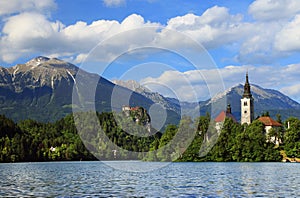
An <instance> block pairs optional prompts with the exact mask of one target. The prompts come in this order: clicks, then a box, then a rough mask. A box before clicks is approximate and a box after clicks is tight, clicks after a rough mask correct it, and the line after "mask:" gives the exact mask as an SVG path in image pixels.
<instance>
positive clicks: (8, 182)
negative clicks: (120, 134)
mask: <svg viewBox="0 0 300 198" xmlns="http://www.w3.org/2000/svg"><path fill="white" fill-rule="evenodd" d="M114 163H121V164H120V165H122V166H131V165H132V163H133V162H114ZM134 163H139V164H138V166H139V167H143V166H149V162H134ZM161 167H163V168H160V169H157V170H154V171H151V172H124V171H122V170H117V169H113V168H111V167H110V166H107V165H106V164H104V163H101V162H53V163H19V164H0V176H1V185H0V196H1V197H8V196H10V197H30V196H32V197H249V196H250V197H274V196H275V197H299V196H300V189H299V187H300V176H299V173H300V166H299V164H286V163H172V164H169V165H167V166H161Z"/></svg>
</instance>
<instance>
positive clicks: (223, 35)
mask: <svg viewBox="0 0 300 198" xmlns="http://www.w3.org/2000/svg"><path fill="white" fill-rule="evenodd" d="M166 29H174V30H177V31H180V32H182V33H185V34H187V35H189V36H191V37H192V38H193V39H195V40H196V41H198V42H200V43H201V44H203V45H204V46H205V47H206V48H208V49H209V48H213V47H217V46H220V45H222V44H225V43H227V44H228V43H232V42H238V41H239V39H241V38H243V37H245V36H246V35H248V30H249V28H248V27H247V24H246V23H242V16H241V15H230V14H229V10H228V9H227V8H225V7H218V6H214V7H212V8H209V9H207V10H206V11H205V12H204V13H203V14H202V15H201V16H197V15H194V14H187V15H184V16H178V17H175V18H172V19H170V20H169V21H168V24H167V26H166ZM167 38H168V35H166V37H165V39H167ZM172 42H173V41H172Z"/></svg>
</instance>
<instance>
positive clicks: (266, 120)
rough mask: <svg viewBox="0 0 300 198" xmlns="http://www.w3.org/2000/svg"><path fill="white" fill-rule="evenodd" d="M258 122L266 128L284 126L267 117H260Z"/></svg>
mask: <svg viewBox="0 0 300 198" xmlns="http://www.w3.org/2000/svg"><path fill="white" fill-rule="evenodd" d="M258 120H259V121H261V122H262V123H263V124H264V125H265V126H282V124H280V123H279V122H277V121H275V120H273V119H272V118H270V117H267V116H265V117H260V118H258Z"/></svg>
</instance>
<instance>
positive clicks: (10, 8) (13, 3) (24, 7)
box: [0, 0, 56, 16]
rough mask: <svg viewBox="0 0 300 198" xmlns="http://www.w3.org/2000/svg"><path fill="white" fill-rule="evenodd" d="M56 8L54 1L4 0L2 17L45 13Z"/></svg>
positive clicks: (0, 9) (0, 10)
mask: <svg viewBox="0 0 300 198" xmlns="http://www.w3.org/2000/svg"><path fill="white" fill-rule="evenodd" d="M55 7H56V4H55V2H54V0H42V1H41V0H9V1H5V0H2V1H0V16H1V15H9V14H16V13H20V12H28V11H29V12H31V11H40V12H42V11H43V12H44V11H47V10H49V9H50V10H51V9H54V8H55Z"/></svg>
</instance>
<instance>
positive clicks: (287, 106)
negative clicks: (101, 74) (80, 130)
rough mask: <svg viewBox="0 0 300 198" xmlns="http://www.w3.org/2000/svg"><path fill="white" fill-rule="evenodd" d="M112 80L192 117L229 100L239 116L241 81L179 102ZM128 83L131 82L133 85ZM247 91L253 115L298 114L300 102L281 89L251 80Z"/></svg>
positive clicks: (220, 107)
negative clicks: (195, 99)
mask: <svg viewBox="0 0 300 198" xmlns="http://www.w3.org/2000/svg"><path fill="white" fill-rule="evenodd" d="M116 83H117V84H119V85H120V86H126V87H128V88H130V87H137V88H138V89H136V91H138V90H141V91H140V92H139V93H141V94H143V95H144V96H145V97H147V98H151V100H153V101H155V102H158V103H161V104H167V106H168V107H169V108H170V109H173V110H174V111H176V112H179V113H180V110H182V111H183V113H184V114H187V115H189V116H192V117H195V116H197V115H199V112H200V114H201V115H205V113H206V112H210V113H211V115H212V117H216V116H217V115H218V114H219V113H220V112H221V111H223V110H225V109H226V105H227V104H228V103H229V104H231V107H232V112H233V115H234V116H235V117H236V119H237V120H240V114H241V113H240V99H241V97H242V95H243V91H244V86H243V85H242V84H239V85H236V86H233V87H231V88H229V89H227V90H225V91H224V92H223V93H219V94H217V95H215V96H214V97H212V98H211V99H209V100H206V101H200V102H199V103H195V102H193V103H190V102H179V101H178V100H177V99H173V98H167V97H164V96H162V95H160V94H158V93H153V92H151V91H150V90H147V89H146V88H142V87H141V86H140V85H138V83H137V82H133V81H127V82H124V81H118V82H116ZM131 83H134V86H133V85H132V84H131ZM251 92H252V95H253V98H254V109H255V117H257V116H259V115H261V114H262V113H264V112H266V111H268V112H269V113H270V115H271V116H272V117H275V116H276V114H281V116H282V119H286V118H288V117H290V116H295V117H298V118H300V104H299V103H297V102H296V101H294V100H292V99H291V98H289V97H288V96H286V95H284V94H282V93H281V92H279V91H277V90H273V89H264V88H262V87H260V86H258V85H254V84H251ZM212 104H214V109H213V110H211V106H212ZM199 107H200V108H199Z"/></svg>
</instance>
